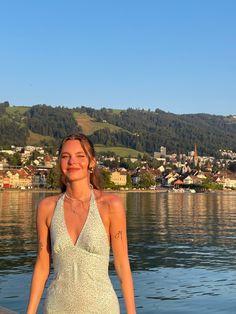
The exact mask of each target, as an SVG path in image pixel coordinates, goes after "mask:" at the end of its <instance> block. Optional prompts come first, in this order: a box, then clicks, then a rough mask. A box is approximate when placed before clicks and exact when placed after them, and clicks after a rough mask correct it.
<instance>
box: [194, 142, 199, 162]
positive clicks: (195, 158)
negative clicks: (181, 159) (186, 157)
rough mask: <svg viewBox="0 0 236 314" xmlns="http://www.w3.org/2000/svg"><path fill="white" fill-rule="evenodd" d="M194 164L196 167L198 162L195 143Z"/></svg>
mask: <svg viewBox="0 0 236 314" xmlns="http://www.w3.org/2000/svg"><path fill="white" fill-rule="evenodd" d="M193 161H194V166H195V167H197V164H198V154H197V144H196V143H195V144H194V155H193Z"/></svg>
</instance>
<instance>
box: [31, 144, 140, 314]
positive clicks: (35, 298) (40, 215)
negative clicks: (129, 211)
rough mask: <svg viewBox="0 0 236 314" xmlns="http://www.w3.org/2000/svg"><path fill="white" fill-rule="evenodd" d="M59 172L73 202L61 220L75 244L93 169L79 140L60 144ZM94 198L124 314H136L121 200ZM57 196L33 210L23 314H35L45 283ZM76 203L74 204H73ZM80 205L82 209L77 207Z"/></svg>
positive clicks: (108, 195) (98, 193)
mask: <svg viewBox="0 0 236 314" xmlns="http://www.w3.org/2000/svg"><path fill="white" fill-rule="evenodd" d="M59 161H60V168H61V172H62V174H63V176H64V178H65V183H66V186H67V188H66V193H67V195H69V196H70V197H71V198H73V199H75V201H73V202H75V204H76V215H75V214H74V213H73V212H72V210H71V200H70V199H66V198H65V201H64V210H65V211H64V218H65V222H66V226H67V230H68V234H69V236H70V238H71V241H72V242H73V243H74V244H75V243H76V240H77V239H78V236H79V234H80V232H81V229H82V227H83V225H84V222H85V221H86V218H87V214H88V208H89V202H90V197H91V186H90V169H91V168H94V167H95V165H96V160H95V158H93V159H91V160H89V158H88V156H87V155H86V154H85V152H84V151H83V148H82V146H81V144H80V141H79V140H68V141H66V142H65V143H64V144H63V147H62V150H61V155H60V160H59ZM94 194H95V198H96V202H97V206H98V211H99V213H100V216H101V219H102V222H103V225H104V228H105V230H106V232H107V238H108V242H109V243H110V246H111V248H112V251H113V255H114V264H115V269H116V273H117V275H118V278H119V280H120V284H121V289H122V293H123V296H124V301H125V305H126V310H127V314H136V309H135V302H134V289H133V281H132V275H131V270H130V264H129V258H128V246H127V233H126V214H125V209H124V206H123V204H122V201H121V199H120V198H119V197H118V196H117V195H114V194H112V193H106V192H103V191H100V190H96V189H94ZM60 196H61V195H57V196H50V197H46V198H45V199H43V200H42V201H41V202H40V204H39V206H38V210H37V232H38V255H37V260H36V264H35V267H34V273H33V276H32V283H31V290H30V298H29V304H28V309H27V314H36V313H37V308H38V304H39V302H40V299H41V296H42V293H43V290H44V286H45V283H46V281H47V278H48V275H49V272H50V257H51V251H50V236H49V228H50V224H51V219H52V216H53V211H54V208H55V206H56V202H57V200H58V199H59V197H60ZM77 201H78V202H77ZM81 204H83V206H82V205H81Z"/></svg>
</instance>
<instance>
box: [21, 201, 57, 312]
mask: <svg viewBox="0 0 236 314" xmlns="http://www.w3.org/2000/svg"><path fill="white" fill-rule="evenodd" d="M49 203H51V202H49V200H48V199H44V200H42V201H41V202H40V204H39V206H38V209H37V234H38V254H37V259H36V263H35V266H34V272H33V275H32V281H31V289H30V297H29V303H28V308H27V312H26V314H36V313H37V308H38V305H39V302H40V299H41V296H42V294H43V290H44V287H45V283H46V281H47V279H48V276H49V272H50V235H49V227H48V224H47V219H48V218H47V217H48V213H49V208H50V207H51V206H50V205H51V204H49Z"/></svg>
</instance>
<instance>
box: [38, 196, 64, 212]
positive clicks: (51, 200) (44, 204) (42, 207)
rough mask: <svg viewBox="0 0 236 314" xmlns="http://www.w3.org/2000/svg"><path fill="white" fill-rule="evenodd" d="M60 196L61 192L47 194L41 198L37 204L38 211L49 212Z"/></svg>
mask: <svg viewBox="0 0 236 314" xmlns="http://www.w3.org/2000/svg"><path fill="white" fill-rule="evenodd" d="M61 196H62V194H57V195H52V196H47V197H45V198H43V199H42V200H41V201H40V202H39V204H38V211H39V212H44V213H45V214H46V213H50V212H51V211H52V210H54V208H55V206H56V204H57V202H58V200H59V198H60V197H61Z"/></svg>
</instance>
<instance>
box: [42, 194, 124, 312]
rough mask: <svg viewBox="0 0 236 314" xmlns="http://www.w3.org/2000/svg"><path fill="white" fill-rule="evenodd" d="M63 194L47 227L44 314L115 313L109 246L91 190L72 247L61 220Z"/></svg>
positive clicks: (114, 294)
mask: <svg viewBox="0 0 236 314" xmlns="http://www.w3.org/2000/svg"><path fill="white" fill-rule="evenodd" d="M64 197H65V194H63V195H62V196H61V197H60V199H59V200H58V202H57V205H56V207H55V210H54V214H53V217H52V221H51V226H50V237H51V250H52V259H53V265H54V279H53V281H52V283H51V284H50V286H49V288H48V292H47V296H46V300H45V304H44V313H45V314H119V313H120V309H119V302H118V299H117V295H116V293H115V291H114V289H113V286H112V283H111V281H110V278H109V274H108V267H109V256H110V245H109V241H108V238H107V233H106V230H105V227H104V225H103V222H102V219H101V217H100V214H99V211H98V208H97V204H96V201H95V196H94V192H93V190H91V200H90V205H89V211H88V215H87V218H86V221H85V223H84V226H83V228H82V230H81V232H80V234H79V236H78V239H77V241H76V242H75V244H74V243H73V242H72V239H71V237H70V235H69V233H68V230H67V226H66V223H65V218H64Z"/></svg>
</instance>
